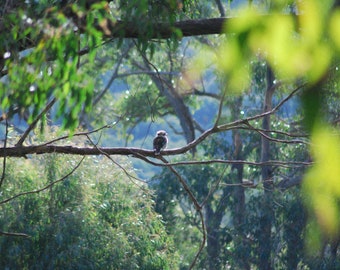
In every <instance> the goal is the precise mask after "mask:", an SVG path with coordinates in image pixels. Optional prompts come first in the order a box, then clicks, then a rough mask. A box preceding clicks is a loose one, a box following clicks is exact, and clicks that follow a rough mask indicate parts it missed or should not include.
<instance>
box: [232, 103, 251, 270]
mask: <svg viewBox="0 0 340 270" xmlns="http://www.w3.org/2000/svg"><path fill="white" fill-rule="evenodd" d="M242 100H243V99H242V97H240V98H237V99H236V100H235V101H234V103H233V106H231V110H232V117H233V120H236V119H238V117H239V115H240V108H241V105H242ZM232 134H233V145H234V151H233V157H232V158H233V159H234V160H243V151H242V137H241V134H240V131H239V130H233V132H232ZM232 169H233V170H236V180H235V182H236V184H238V185H236V186H235V187H234V189H233V197H234V202H235V205H234V227H235V230H236V232H237V233H238V235H239V237H236V239H235V242H236V243H235V245H236V246H238V247H239V248H238V250H239V251H240V252H239V254H237V255H236V256H237V258H239V260H238V267H239V269H245V270H248V269H250V266H249V263H248V260H247V259H248V258H249V256H248V254H247V252H245V245H246V243H245V239H244V235H245V233H244V229H243V227H244V218H245V209H246V204H245V192H244V187H243V186H242V181H243V164H234V165H233V166H232Z"/></svg>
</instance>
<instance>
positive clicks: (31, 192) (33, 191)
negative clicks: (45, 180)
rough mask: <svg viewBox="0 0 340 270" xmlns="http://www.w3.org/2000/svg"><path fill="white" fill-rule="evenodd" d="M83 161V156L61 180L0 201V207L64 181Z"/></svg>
mask: <svg viewBox="0 0 340 270" xmlns="http://www.w3.org/2000/svg"><path fill="white" fill-rule="evenodd" d="M84 159H85V156H84V157H83V158H82V159H81V160H80V161H79V163H78V164H77V165H76V166H75V167H74V168H73V169H72V170H71V171H70V172H69V173H68V174H66V175H65V176H63V177H62V178H60V179H58V180H56V181H54V182H52V183H50V184H48V185H46V186H44V187H43V188H40V189H36V190H32V191H27V192H22V193H19V194H17V195H15V196H13V197H10V198H8V199H6V200H3V201H0V205H1V204H4V203H8V202H9V201H12V200H14V199H16V198H18V197H21V196H24V195H29V194H35V193H39V192H41V191H44V190H46V189H48V188H50V187H51V186H53V185H55V184H57V183H59V182H61V181H63V180H65V179H66V178H67V177H69V176H70V175H71V174H73V173H74V172H75V171H76V170H77V169H78V168H79V166H80V165H81V163H82V162H83V160H84Z"/></svg>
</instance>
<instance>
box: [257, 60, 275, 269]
mask: <svg viewBox="0 0 340 270" xmlns="http://www.w3.org/2000/svg"><path fill="white" fill-rule="evenodd" d="M273 81H274V74H273V71H272V69H271V68H270V67H269V66H267V89H266V95H265V100H264V108H263V111H264V112H267V111H269V110H271V109H272V97H273V94H274V90H275V87H274V83H273ZM270 126H271V123H270V115H266V116H265V117H264V118H263V122H262V128H263V129H264V130H270ZM265 133H266V134H267V135H268V134H269V132H265ZM270 156H271V155H270V142H269V140H268V139H267V138H265V137H264V136H262V137H261V162H266V161H268V160H270ZM261 176H262V181H263V188H264V198H263V202H262V213H261V216H260V228H261V231H262V232H261V233H260V237H259V251H260V262H259V268H260V269H261V270H270V269H272V266H271V256H270V255H271V251H272V242H271V228H272V221H273V215H274V213H273V208H272V195H273V194H272V191H273V182H272V167H271V166H268V165H267V166H262V168H261Z"/></svg>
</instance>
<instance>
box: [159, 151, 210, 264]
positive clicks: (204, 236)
mask: <svg viewBox="0 0 340 270" xmlns="http://www.w3.org/2000/svg"><path fill="white" fill-rule="evenodd" d="M159 159H160V160H162V161H163V162H164V163H169V162H168V161H167V160H166V159H165V158H164V157H163V156H160V157H159ZM168 168H169V169H170V171H171V172H172V173H173V174H174V175H175V176H176V177H177V179H178V180H179V182H180V183H181V185H182V187H183V188H184V190H185V191H186V193H187V194H188V196H189V198H190V200H191V201H192V203H193V204H194V206H195V209H196V211H197V212H198V214H199V216H200V220H201V226H202V234H203V239H202V242H201V245H200V248H199V250H198V251H197V253H196V255H195V258H194V259H193V261H192V262H191V264H190V267H189V269H193V267H194V266H195V264H196V262H197V259H198V257H199V255H200V254H201V252H202V250H203V248H204V246H205V242H206V238H207V232H206V228H205V222H204V216H203V212H202V206H201V205H200V204H199V202H198V200H197V199H196V197H195V195H194V194H193V193H192V191H191V189H190V187H189V186H188V184H187V183H186V181H185V180H184V179H183V177H182V176H181V175H180V174H179V173H178V172H177V171H176V170H175V169H174V168H173V167H172V166H168Z"/></svg>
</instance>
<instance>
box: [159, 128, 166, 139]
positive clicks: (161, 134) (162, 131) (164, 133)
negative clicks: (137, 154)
mask: <svg viewBox="0 0 340 270" xmlns="http://www.w3.org/2000/svg"><path fill="white" fill-rule="evenodd" d="M166 135H167V133H166V131H165V130H158V131H157V136H160V137H164V136H166Z"/></svg>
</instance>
